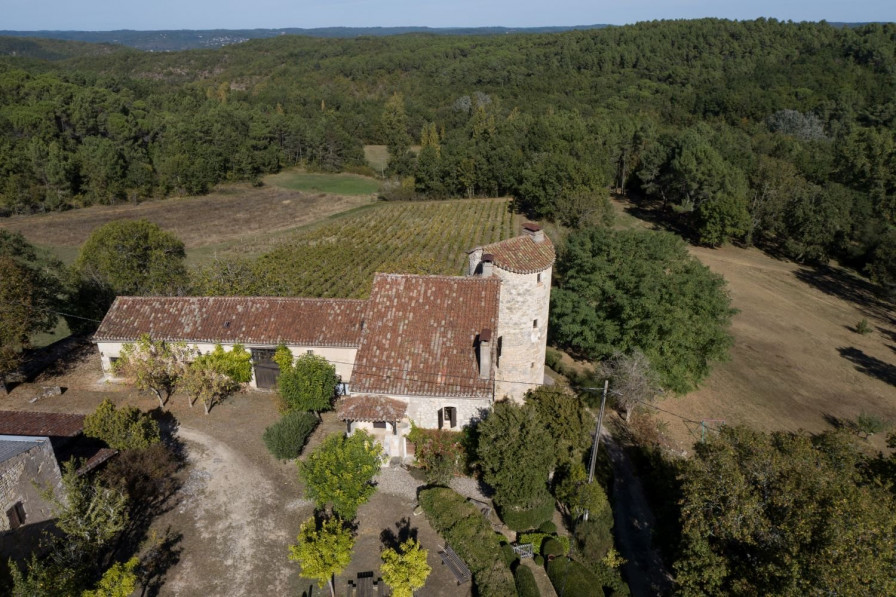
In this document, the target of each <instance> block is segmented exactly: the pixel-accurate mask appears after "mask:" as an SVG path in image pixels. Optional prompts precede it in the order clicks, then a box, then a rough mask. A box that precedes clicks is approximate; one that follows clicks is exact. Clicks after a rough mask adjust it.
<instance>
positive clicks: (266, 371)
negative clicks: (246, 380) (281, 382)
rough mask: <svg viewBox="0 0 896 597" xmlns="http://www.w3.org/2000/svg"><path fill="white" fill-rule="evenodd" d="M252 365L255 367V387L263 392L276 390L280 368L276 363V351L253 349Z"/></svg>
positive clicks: (271, 349)
mask: <svg viewBox="0 0 896 597" xmlns="http://www.w3.org/2000/svg"><path fill="white" fill-rule="evenodd" d="M252 363H253V364H254V366H255V385H256V386H257V387H258V388H259V389H262V390H272V389H274V388H276V387H277V378H278V377H279V376H280V366H279V365H277V363H275V362H274V349H273V348H253V349H252Z"/></svg>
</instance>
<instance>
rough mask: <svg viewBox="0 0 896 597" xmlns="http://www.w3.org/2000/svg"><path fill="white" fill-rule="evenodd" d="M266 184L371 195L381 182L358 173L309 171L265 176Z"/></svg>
mask: <svg viewBox="0 0 896 597" xmlns="http://www.w3.org/2000/svg"><path fill="white" fill-rule="evenodd" d="M265 184H269V185H273V186H276V187H281V188H284V189H290V190H293V191H307V192H310V193H332V194H334V195H371V194H373V193H376V192H377V191H378V190H379V188H380V183H379V182H377V181H376V180H374V179H372V178H368V177H367V176H360V175H358V174H321V173H308V172H296V171H290V172H281V173H280V174H274V175H272V176H268V177H267V178H265Z"/></svg>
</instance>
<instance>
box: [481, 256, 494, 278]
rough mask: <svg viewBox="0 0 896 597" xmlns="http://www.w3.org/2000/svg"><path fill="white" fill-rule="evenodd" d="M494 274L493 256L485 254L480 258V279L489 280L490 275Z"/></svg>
mask: <svg viewBox="0 0 896 597" xmlns="http://www.w3.org/2000/svg"><path fill="white" fill-rule="evenodd" d="M494 273H495V256H494V255H492V254H491V253H486V254H485V255H483V256H482V277H483V278H491V277H492V274H494Z"/></svg>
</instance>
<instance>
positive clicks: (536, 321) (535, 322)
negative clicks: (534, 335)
mask: <svg viewBox="0 0 896 597" xmlns="http://www.w3.org/2000/svg"><path fill="white" fill-rule="evenodd" d="M532 327H533V328H537V327H538V320H537V319H533V320H532Z"/></svg>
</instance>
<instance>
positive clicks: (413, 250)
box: [218, 199, 519, 298]
mask: <svg viewBox="0 0 896 597" xmlns="http://www.w3.org/2000/svg"><path fill="white" fill-rule="evenodd" d="M508 207H509V202H508V200H506V199H457V200H452V201H427V202H414V203H397V202H396V203H378V204H376V205H373V206H371V207H369V208H365V209H360V210H356V211H353V212H349V213H346V214H342V215H339V216H335V217H332V218H330V219H329V220H327V221H325V222H323V223H321V224H319V225H315V226H308V227H305V228H302V229H299V230H294V231H290V232H285V233H283V234H279V235H276V236H274V237H269V238H262V237H257V238H255V239H254V240H252V241H249V242H247V243H243V244H240V245H231V246H230V247H229V248H225V247H220V248H219V250H218V255H221V256H245V255H259V254H262V257H261V259H262V266H261V268H260V269H261V270H263V271H264V272H266V274H267V275H266V276H265V279H266V283H265V285H264V290H265V291H266V292H267V293H272V294H283V295H302V296H320V297H346V298H351V297H363V296H366V295H367V294H368V292H369V290H370V283H371V281H372V280H373V274H374V273H375V272H407V273H425V274H450V275H459V274H461V273H462V272H463V268H464V264H465V263H466V252H467V251H468V250H469V249H471V248H473V247H475V246H477V245H481V244H487V243H490V242H494V241H497V240H501V239H504V238H508V237H510V236H513V235H515V234H517V233H518V232H519V230H518V224H519V217H518V216H515V215H514V214H512V213H511V212H510V210H509V209H508Z"/></svg>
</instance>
